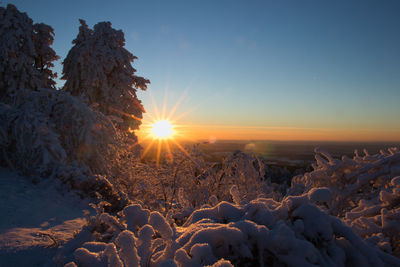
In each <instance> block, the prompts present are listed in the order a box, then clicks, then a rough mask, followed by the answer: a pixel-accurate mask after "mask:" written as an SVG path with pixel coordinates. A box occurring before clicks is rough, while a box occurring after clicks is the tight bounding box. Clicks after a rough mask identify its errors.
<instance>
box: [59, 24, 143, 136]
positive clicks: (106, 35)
mask: <svg viewBox="0 0 400 267" xmlns="http://www.w3.org/2000/svg"><path fill="white" fill-rule="evenodd" d="M80 23H81V26H80V27H79V33H78V36H77V37H76V39H75V40H73V42H72V43H73V44H74V46H73V47H72V48H71V50H70V51H69V53H68V55H67V57H66V58H65V60H64V62H63V65H64V66H63V76H62V79H64V80H66V82H65V85H64V88H63V90H65V91H68V92H70V93H71V94H72V95H78V96H83V97H84V98H85V99H86V100H87V101H88V104H90V105H91V106H92V107H96V108H97V109H99V110H100V111H101V112H103V113H104V114H106V115H112V118H115V119H116V121H117V125H118V127H119V128H121V129H122V130H124V131H125V132H126V134H128V132H129V131H128V129H132V130H133V129H137V128H138V126H139V125H140V120H141V118H142V113H143V112H144V108H143V106H142V104H141V101H140V100H139V99H138V98H137V95H136V92H137V89H142V90H146V89H147V84H148V83H150V81H149V80H147V79H145V78H143V77H139V76H136V75H135V72H136V70H135V69H134V68H133V67H132V65H131V63H132V62H133V61H134V60H135V59H137V57H135V56H134V55H132V54H131V53H130V52H129V51H128V50H126V49H125V48H124V45H125V38H124V33H123V32H122V31H121V30H115V29H113V28H112V27H111V23H110V22H100V23H98V24H96V25H95V26H94V28H93V29H90V28H89V27H88V26H87V24H86V22H85V21H84V20H80Z"/></svg>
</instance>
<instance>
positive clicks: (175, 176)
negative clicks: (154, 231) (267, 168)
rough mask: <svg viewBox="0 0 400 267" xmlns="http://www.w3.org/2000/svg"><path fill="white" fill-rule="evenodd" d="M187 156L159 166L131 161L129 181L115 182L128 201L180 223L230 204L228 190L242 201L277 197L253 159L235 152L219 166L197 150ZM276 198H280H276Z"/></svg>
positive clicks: (258, 162)
mask: <svg viewBox="0 0 400 267" xmlns="http://www.w3.org/2000/svg"><path fill="white" fill-rule="evenodd" d="M186 150H187V151H188V154H186V153H183V152H181V151H178V152H175V153H174V155H173V158H174V160H173V162H168V163H165V164H159V165H158V166H156V165H152V164H150V163H142V162H138V161H133V163H134V165H133V167H132V169H131V176H130V177H129V179H127V180H125V183H123V181H121V180H119V181H116V184H118V182H119V183H123V184H121V187H122V188H121V190H122V191H124V192H125V193H126V194H128V195H129V196H130V198H131V199H133V200H135V201H137V200H140V201H141V203H143V205H144V206H145V207H146V208H150V209H156V210H158V211H160V212H163V213H164V214H166V213H168V212H169V211H170V210H172V211H173V212H174V213H175V215H174V216H176V218H178V217H179V218H181V219H183V218H184V217H186V216H188V215H189V214H190V212H192V211H193V209H195V208H200V207H202V206H203V205H210V204H211V205H213V204H215V202H218V200H219V201H222V200H225V201H232V194H231V193H230V189H231V187H232V186H233V185H236V187H237V189H238V194H239V195H240V196H241V201H242V200H243V201H250V200H252V199H255V198H257V197H258V196H260V195H264V196H267V195H271V196H272V195H274V196H280V197H281V194H280V193H275V192H274V188H275V187H274V185H273V184H272V183H270V182H269V181H266V180H264V175H265V172H264V164H263V162H262V161H261V160H260V159H259V158H258V157H257V156H255V155H247V154H245V153H242V152H235V153H233V154H231V155H229V156H228V157H227V158H226V159H225V160H224V161H223V162H222V163H212V162H207V161H206V160H205V157H204V155H203V154H202V153H201V152H200V151H199V150H198V148H197V146H193V147H192V148H191V149H189V148H187V149H186ZM277 198H279V197H277Z"/></svg>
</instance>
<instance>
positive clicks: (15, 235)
mask: <svg viewBox="0 0 400 267" xmlns="http://www.w3.org/2000/svg"><path fill="white" fill-rule="evenodd" d="M57 183H58V180H57V179H51V180H50V179H49V180H42V181H41V182H40V183H38V184H33V183H32V182H30V181H28V180H27V179H26V178H25V177H21V176H19V175H18V174H16V173H15V172H11V171H9V170H7V169H0V214H1V219H0V266H54V262H53V260H52V258H53V256H54V255H55V252H56V248H55V246H56V245H58V244H62V243H63V242H64V241H66V240H68V239H71V238H72V237H73V235H74V232H77V231H79V230H80V229H81V228H82V225H83V224H84V223H85V219H84V218H83V217H84V216H83V210H84V209H87V208H88V202H87V200H81V199H80V198H79V197H78V196H77V195H75V194H73V193H70V192H65V189H64V191H63V190H62V185H61V184H57Z"/></svg>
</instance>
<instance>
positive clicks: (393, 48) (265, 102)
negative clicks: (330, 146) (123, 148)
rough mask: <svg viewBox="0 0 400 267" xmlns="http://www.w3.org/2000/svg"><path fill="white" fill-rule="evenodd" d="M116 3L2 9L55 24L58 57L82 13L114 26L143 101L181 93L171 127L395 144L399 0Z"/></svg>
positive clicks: (398, 131)
mask: <svg viewBox="0 0 400 267" xmlns="http://www.w3.org/2000/svg"><path fill="white" fill-rule="evenodd" d="M115 2H116V3H112V1H102V0H100V1H75V0H72V1H44V0H43V1H42V0H36V1H29V0H25V1H2V4H3V5H4V3H13V4H15V5H16V6H17V8H19V9H20V10H21V11H24V12H27V13H28V15H29V16H30V17H31V18H32V19H33V20H34V21H35V22H44V23H47V24H49V25H51V26H52V27H53V28H54V29H55V33H56V36H55V43H54V46H53V48H54V49H55V50H56V52H57V54H58V55H60V56H61V58H62V59H63V58H64V57H65V56H66V54H67V53H68V50H69V49H70V48H71V46H72V44H71V41H72V40H73V39H74V38H75V37H76V35H77V33H78V27H79V22H78V19H79V18H81V19H85V20H86V21H87V23H88V24H89V26H91V27H92V26H93V25H94V24H95V23H97V22H100V21H111V22H112V24H113V27H114V28H116V29H122V30H123V31H124V33H125V38H126V48H127V49H128V50H129V51H131V52H132V53H133V54H134V55H136V56H137V57H138V58H139V60H137V61H135V62H134V64H133V66H134V67H135V68H136V69H137V70H138V72H137V74H138V75H141V76H144V77H146V78H149V79H150V80H151V85H150V86H149V89H148V91H146V92H143V93H139V98H141V99H142V100H143V104H144V106H145V108H146V109H147V110H148V111H149V113H152V104H151V98H150V95H152V96H153V97H154V98H155V101H156V102H157V103H158V105H161V104H162V101H163V98H164V96H165V91H166V88H167V87H168V98H167V103H168V105H167V106H168V107H169V108H170V107H172V106H173V105H174V104H175V103H176V101H177V100H178V98H179V97H180V96H181V95H182V94H183V93H184V92H185V91H186V97H185V100H184V101H183V102H182V104H181V105H180V107H179V109H178V111H177V115H179V113H185V112H187V111H190V112H189V113H188V115H186V116H185V117H183V118H181V119H180V121H179V123H181V124H195V125H202V126H204V127H202V129H203V131H202V136H199V137H202V138H207V136H217V137H218V138H224V136H225V137H227V138H237V139H240V138H248V139H279V136H276V135H271V132H270V128H271V129H272V128H273V129H278V128H279V129H283V130H284V129H288V131H290V129H295V131H292V132H291V134H288V135H287V136H292V138H289V137H283V136H282V138H283V139H313V138H314V139H338V140H339V139H340V140H347V139H348V140H357V139H360V140H375V139H376V140H394V139H395V140H400V125H399V122H400V119H399V118H400V105H399V100H400V32H399V29H400V16H399V14H400V1H368V0H366V1H308V0H305V1H284V0H282V1H224V0H218V1H115ZM60 62H61V60H60ZM60 62H58V64H57V65H56V70H57V71H58V72H61V68H62V67H61V63H60ZM145 119H147V117H145ZM208 126H209V127H208ZM219 126H221V128H220V129H217V128H218V127H219ZM222 126H224V127H225V128H224V127H222ZM255 127H256V128H257V127H259V130H258V131H257V133H256V132H254V131H253V130H254V128H255ZM204 128H206V129H208V132H207V131H205V130H204ZM227 128H228V129H229V130H226V129H227ZM216 129H217V130H216ZM224 129H225V130H224ZM246 129H247V130H246ZM260 129H262V130H260ZM302 129H303V130H304V131H306V132H307V133H308V134H304V131H303V133H302V132H301V131H302ZM236 130H237V131H240V132H241V135H235V134H234V133H233V132H234V131H236ZM213 131H214V132H213ZM224 131H225V135H224V134H223V132H224ZM321 131H323V132H324V134H321ZM252 133H253V136H252ZM313 133H314V134H313ZM229 134H231V135H229ZM313 136H314V137H313Z"/></svg>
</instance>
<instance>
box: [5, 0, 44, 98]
mask: <svg viewBox="0 0 400 267" xmlns="http://www.w3.org/2000/svg"><path fill="white" fill-rule="evenodd" d="M32 35H33V22H32V20H31V19H30V18H29V17H28V15H27V14H26V13H21V12H19V11H18V9H17V8H16V7H15V6H14V5H11V4H9V5H7V8H4V7H0V36H1V39H0V90H1V91H0V92H1V93H0V97H1V98H4V97H5V96H7V95H8V96H12V95H14V94H15V92H16V90H18V89H20V88H26V89H36V88H38V87H40V73H39V71H38V70H37V69H36V68H34V63H35V55H36V53H35V46H34V43H33V40H32Z"/></svg>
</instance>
